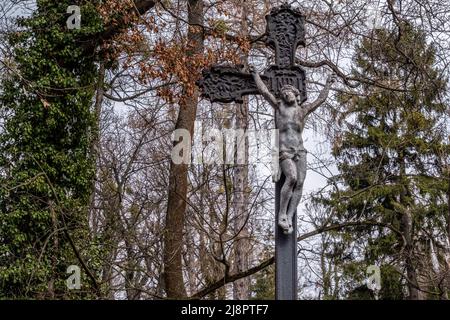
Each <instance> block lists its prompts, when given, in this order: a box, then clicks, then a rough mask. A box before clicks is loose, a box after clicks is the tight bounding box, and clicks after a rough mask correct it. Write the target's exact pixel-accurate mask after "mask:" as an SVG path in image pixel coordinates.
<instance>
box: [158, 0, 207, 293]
mask: <svg viewBox="0 0 450 320" xmlns="http://www.w3.org/2000/svg"><path fill="white" fill-rule="evenodd" d="M188 21H189V30H188V36H187V37H188V46H189V47H188V48H187V51H186V54H187V55H188V56H194V55H196V54H199V53H202V52H203V47H204V45H203V41H204V35H203V30H202V29H201V28H198V27H195V26H198V25H202V24H203V2H202V1H201V0H188ZM187 92H188V91H187V90H184V93H183V97H184V98H183V99H182V101H181V102H180V111H179V113H178V119H177V122H176V125H175V129H186V130H188V131H189V132H190V134H191V137H192V136H193V133H194V122H195V117H196V112H197V103H198V98H199V92H198V89H197V88H194V90H193V93H192V94H188V95H187ZM187 189H188V164H184V163H183V164H175V163H173V162H171V164H170V175H169V193H168V201H167V215H166V225H165V232H164V283H165V289H166V294H167V298H169V299H181V298H184V297H186V288H185V285H184V279H183V268H182V249H183V229H184V224H185V213H186V197H187Z"/></svg>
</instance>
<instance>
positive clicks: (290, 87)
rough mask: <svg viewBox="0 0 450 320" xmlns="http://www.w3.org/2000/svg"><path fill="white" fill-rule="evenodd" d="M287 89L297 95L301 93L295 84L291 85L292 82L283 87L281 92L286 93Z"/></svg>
mask: <svg viewBox="0 0 450 320" xmlns="http://www.w3.org/2000/svg"><path fill="white" fill-rule="evenodd" d="M285 91H292V92H294V94H295V95H296V96H298V95H299V94H300V91H298V89H297V88H296V87H294V86H291V85H290V84H286V85H284V86H283V87H282V88H281V93H284V92H285Z"/></svg>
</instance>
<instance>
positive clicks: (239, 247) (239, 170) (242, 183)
mask: <svg viewBox="0 0 450 320" xmlns="http://www.w3.org/2000/svg"><path fill="white" fill-rule="evenodd" d="M236 106H237V108H236V111H237V112H236V125H235V127H236V129H237V130H243V131H244V132H246V131H247V123H248V100H247V99H245V100H244V103H243V104H240V105H236ZM237 139H238V140H237V141H236V149H235V150H236V152H237V153H242V152H244V154H245V157H244V160H245V164H241V163H238V157H237V156H236V157H235V169H234V177H233V185H234V197H233V211H234V215H235V220H234V231H235V233H236V234H238V236H237V238H236V242H235V244H234V269H235V270H234V273H241V272H243V271H246V270H248V268H249V254H250V248H249V247H250V243H249V238H248V237H249V232H248V227H247V222H248V214H249V213H248V165H247V161H248V139H247V136H246V135H244V136H242V137H241V136H239V135H238V137H237ZM239 139H244V141H239ZM249 290H250V279H249V278H248V277H247V278H243V279H240V280H237V281H235V282H234V283H233V296H234V299H236V300H247V299H248V298H249Z"/></svg>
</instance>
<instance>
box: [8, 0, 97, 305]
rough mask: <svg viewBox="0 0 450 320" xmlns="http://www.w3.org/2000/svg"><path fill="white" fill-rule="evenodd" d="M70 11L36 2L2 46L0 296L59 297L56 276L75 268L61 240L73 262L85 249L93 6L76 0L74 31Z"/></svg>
mask: <svg viewBox="0 0 450 320" xmlns="http://www.w3.org/2000/svg"><path fill="white" fill-rule="evenodd" d="M72 4H74V3H73V1H68V0H62V1H52V0H39V1H37V10H36V11H35V12H34V14H33V15H32V16H31V17H30V18H26V19H21V20H19V27H20V32H16V33H13V34H11V35H10V38H9V42H10V46H11V48H12V49H13V52H14V64H15V66H16V70H15V72H14V74H13V75H12V76H10V77H8V78H7V79H6V80H5V81H3V83H2V92H1V95H0V108H1V109H2V111H3V112H4V113H5V114H9V117H8V118H7V119H6V120H5V123H4V131H3V132H1V135H0V297H7V298H63V297H66V296H68V295H69V293H68V290H67V288H66V286H65V279H66V278H67V277H68V275H67V274H66V268H67V267H68V266H69V265H72V264H76V265H79V266H80V267H81V265H80V262H79V261H78V260H77V259H76V256H75V253H74V250H73V249H72V247H71V246H70V243H69V237H70V238H71V239H72V240H73V242H74V244H75V245H76V246H77V248H78V250H79V252H80V254H81V255H82V256H85V255H87V254H89V252H91V249H92V247H91V246H90V245H89V242H88V241H87V240H88V229H87V223H88V221H87V210H86V209H87V205H88V201H89V196H90V193H91V187H92V181H93V174H94V163H93V159H91V156H90V154H89V150H90V143H91V141H90V139H91V138H90V137H91V134H92V132H93V131H94V130H95V124H96V119H95V118H94V113H93V110H91V106H92V101H93V95H94V91H95V88H94V85H95V82H96V74H97V67H96V65H95V60H96V57H95V56H93V54H92V53H88V52H85V51H84V49H83V41H82V40H83V39H86V38H88V37H89V36H90V35H92V34H95V33H96V32H99V31H100V30H101V29H102V23H101V19H100V17H99V16H98V14H97V12H96V9H95V6H94V3H93V1H91V2H88V1H79V5H80V7H81V13H82V25H81V26H82V27H81V29H79V30H76V29H75V30H68V29H67V28H66V20H67V18H68V16H69V15H68V14H66V10H67V7H68V6H69V5H72ZM88 283H89V282H87V281H85V282H84V283H83V285H84V288H83V289H84V290H83V292H84V293H86V294H87V293H88V292H89V284H88Z"/></svg>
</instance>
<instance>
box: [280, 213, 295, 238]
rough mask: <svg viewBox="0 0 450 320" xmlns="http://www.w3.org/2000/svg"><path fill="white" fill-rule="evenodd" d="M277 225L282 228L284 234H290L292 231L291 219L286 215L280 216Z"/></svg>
mask: <svg viewBox="0 0 450 320" xmlns="http://www.w3.org/2000/svg"><path fill="white" fill-rule="evenodd" d="M278 226H280V228H281V229H283V232H284V234H291V233H292V232H293V231H294V228H293V227H292V219H289V218H288V216H287V215H283V216H280V218H279V219H278Z"/></svg>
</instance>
